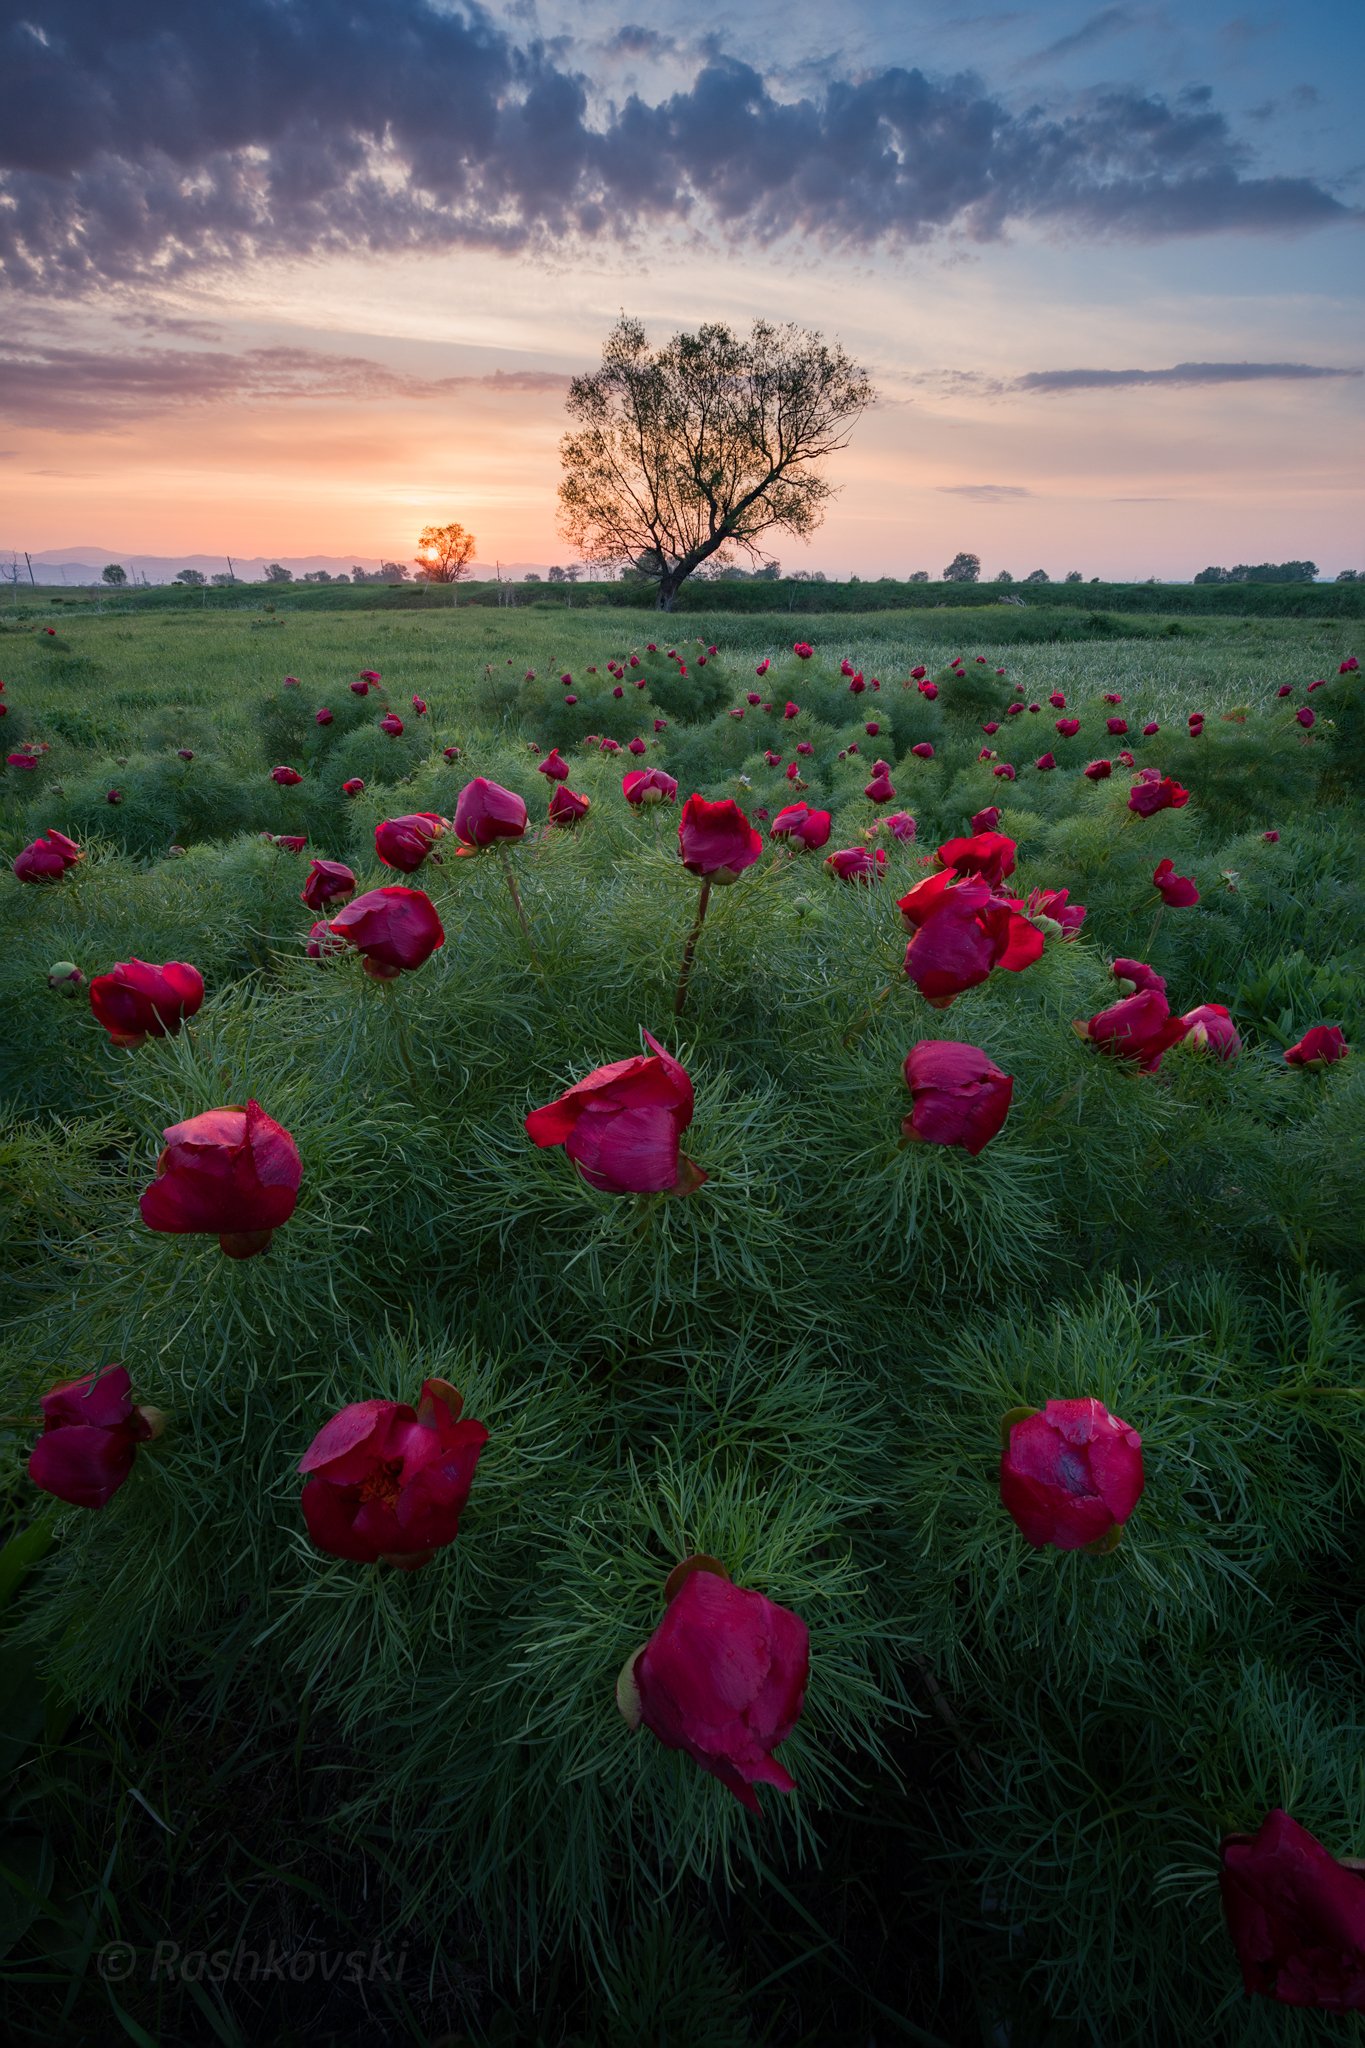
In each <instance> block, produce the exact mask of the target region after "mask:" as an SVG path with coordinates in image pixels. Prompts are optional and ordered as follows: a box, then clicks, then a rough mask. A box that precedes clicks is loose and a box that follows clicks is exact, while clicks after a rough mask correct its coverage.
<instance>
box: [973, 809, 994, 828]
mask: <svg viewBox="0 0 1365 2048" xmlns="http://www.w3.org/2000/svg"><path fill="white" fill-rule="evenodd" d="M999 823H1000V806H999V805H998V804H987V806H986V808H985V810H984V811H978V812H977V813H976V816H975V817H974V818H973V819H972V831H973V832H994V830H995V828H996V826H997V825H998V824H999Z"/></svg>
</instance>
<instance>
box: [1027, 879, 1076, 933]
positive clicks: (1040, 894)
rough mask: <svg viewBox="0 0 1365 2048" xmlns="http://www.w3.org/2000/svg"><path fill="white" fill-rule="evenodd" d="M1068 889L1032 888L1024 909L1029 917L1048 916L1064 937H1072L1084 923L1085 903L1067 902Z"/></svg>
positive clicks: (1069, 892)
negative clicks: (1060, 929) (1058, 926)
mask: <svg viewBox="0 0 1365 2048" xmlns="http://www.w3.org/2000/svg"><path fill="white" fill-rule="evenodd" d="M1070 894H1071V891H1070V890H1069V889H1033V890H1031V891H1030V893H1029V897H1028V900H1027V902H1026V903H1025V905H1024V909H1025V910H1026V911H1027V912H1028V914H1029V916H1030V917H1050V918H1051V919H1052V922H1053V923H1054V924H1059V925H1060V926H1061V928H1062V937H1063V938H1064V939H1074V938H1075V936H1076V934H1077V932H1078V931H1079V930H1080V928H1081V926H1082V925H1083V924H1084V923H1085V905H1084V904H1083V903H1068V902H1067V897H1068V896H1069V895H1070Z"/></svg>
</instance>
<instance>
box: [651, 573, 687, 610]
mask: <svg viewBox="0 0 1365 2048" xmlns="http://www.w3.org/2000/svg"><path fill="white" fill-rule="evenodd" d="M682 580H683V579H682V577H681V576H680V575H679V574H678V573H677V571H676V569H669V570H667V571H666V572H665V574H664V575H662V576H661V577H660V578H659V590H658V595H657V596H656V597H655V600H654V609H655V611H656V612H671V611H672V609H673V605H674V601H675V599H676V598H677V595H678V590H679V587H680V585H681V583H682Z"/></svg>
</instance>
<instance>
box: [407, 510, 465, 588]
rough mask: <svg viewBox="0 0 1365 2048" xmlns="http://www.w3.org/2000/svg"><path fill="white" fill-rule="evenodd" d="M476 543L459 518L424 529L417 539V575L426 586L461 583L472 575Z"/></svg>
mask: <svg viewBox="0 0 1365 2048" xmlns="http://www.w3.org/2000/svg"><path fill="white" fill-rule="evenodd" d="M474 547H475V541H474V536H473V534H472V533H466V531H465V529H464V527H463V526H461V524H460V522H459V520H458V519H452V520H451V522H450V524H449V525H448V526H424V527H423V528H422V531H421V533H420V534H419V535H418V537H417V574H418V576H419V578H420V579H421V580H422V581H423V582H424V583H458V582H459V580H460V578H461V577H462V576H467V575H468V574H469V564H470V562H471V561H472V560H473V558H474Z"/></svg>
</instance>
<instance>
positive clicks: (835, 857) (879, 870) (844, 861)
mask: <svg viewBox="0 0 1365 2048" xmlns="http://www.w3.org/2000/svg"><path fill="white" fill-rule="evenodd" d="M825 866H826V867H827V868H828V869H829V871H830V873H831V874H832V875H836V876H837V877H838V879H839V880H840V881H841V882H880V881H881V879H882V876H883V874H884V872H885V870H886V853H885V850H884V849H883V848H882V847H880V846H878V847H875V848H872V849H869V848H868V847H866V846H846V847H844V848H843V849H842V851H840V852H839V853H831V854H830V855H829V856H828V857H827V858H826V861H825Z"/></svg>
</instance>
